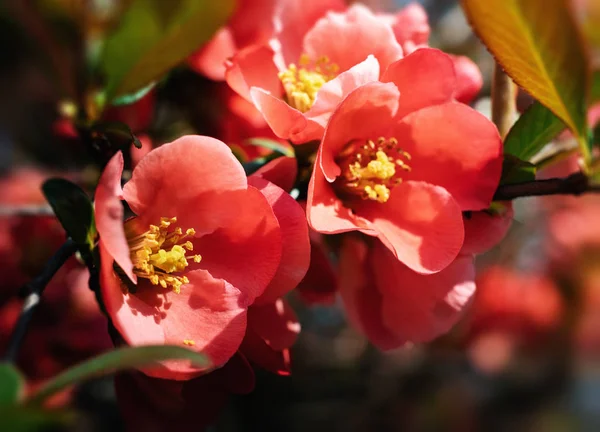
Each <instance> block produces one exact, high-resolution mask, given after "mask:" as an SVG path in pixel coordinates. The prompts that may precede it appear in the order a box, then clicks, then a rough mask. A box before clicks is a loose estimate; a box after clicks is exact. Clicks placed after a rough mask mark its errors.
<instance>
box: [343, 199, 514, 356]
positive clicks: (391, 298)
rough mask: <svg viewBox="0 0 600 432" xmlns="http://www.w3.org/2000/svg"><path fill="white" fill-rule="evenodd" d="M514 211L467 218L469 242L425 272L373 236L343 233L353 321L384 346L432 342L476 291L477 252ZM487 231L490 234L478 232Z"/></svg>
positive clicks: (499, 234)
mask: <svg viewBox="0 0 600 432" xmlns="http://www.w3.org/2000/svg"><path fill="white" fill-rule="evenodd" d="M511 218H512V211H511V210H510V209H509V210H508V211H507V212H506V213H505V214H504V215H502V216H501V217H491V216H489V215H487V214H484V213H481V214H480V213H475V214H473V215H472V216H471V217H470V219H466V220H465V232H466V239H465V246H464V247H463V250H462V251H461V253H460V254H459V255H458V257H457V258H456V259H454V260H453V261H452V263H451V264H450V265H448V266H447V267H446V268H444V269H443V270H441V271H440V272H438V273H435V274H430V275H422V274H419V273H416V272H414V271H412V270H411V269H410V268H408V267H407V266H406V265H404V264H402V263H401V262H399V261H398V260H397V259H396V258H395V256H394V255H393V254H392V252H390V251H389V250H388V249H387V248H385V247H384V246H383V245H382V244H381V243H380V242H377V241H372V240H371V239H370V238H369V237H366V236H362V237H358V236H356V235H348V236H346V237H344V239H343V242H342V249H341V253H340V260H339V270H340V271H339V274H340V279H339V285H340V294H341V297H342V300H343V302H344V307H345V310H346V312H347V315H348V319H349V321H350V322H351V323H352V324H353V325H354V326H355V327H356V328H358V329H359V330H360V331H361V332H362V333H363V334H365V336H366V337H367V338H368V339H369V340H370V341H371V342H372V343H373V344H375V345H377V346H378V347H379V348H380V349H384V350H387V349H392V348H396V347H399V346H402V345H403V344H405V343H407V342H428V341H430V340H432V339H434V338H436V337H437V336H440V335H442V334H444V333H446V332H448V331H449V330H450V329H451V328H452V326H453V325H454V324H456V322H457V321H458V319H459V318H460V316H461V314H462V311H463V310H464V308H465V306H466V305H468V304H469V302H470V299H471V297H472V295H473V294H474V292H475V267H474V265H473V264H474V262H473V254H475V253H480V252H483V251H484V250H486V249H488V248H490V247H492V246H493V245H494V244H496V243H497V242H499V241H500V240H501V239H502V238H503V237H504V235H505V234H506V231H507V230H508V228H509V226H510V221H511ZM481 232H486V233H487V234H488V235H489V237H485V238H483V237H482V236H480V235H479V234H480V233H481Z"/></svg>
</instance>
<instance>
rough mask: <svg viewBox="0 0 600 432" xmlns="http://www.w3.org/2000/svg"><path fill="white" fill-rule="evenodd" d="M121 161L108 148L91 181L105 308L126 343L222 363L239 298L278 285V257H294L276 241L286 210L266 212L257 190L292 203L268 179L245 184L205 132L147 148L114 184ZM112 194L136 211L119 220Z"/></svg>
mask: <svg viewBox="0 0 600 432" xmlns="http://www.w3.org/2000/svg"><path fill="white" fill-rule="evenodd" d="M122 165H123V160H122V156H121V155H120V154H117V155H116V156H115V157H114V158H113V159H112V160H111V161H110V163H109V164H108V165H107V167H106V169H105V171H104V173H103V175H102V177H101V179H100V183H99V185H98V189H97V191H96V221H97V227H98V232H99V234H100V238H101V240H100V253H101V258H102V270H101V287H102V297H103V300H104V302H105V305H106V309H107V312H108V313H109V315H110V317H111V318H112V320H113V323H114V325H115V327H116V328H117V330H119V332H120V333H121V335H122V336H123V338H124V339H125V341H126V342H127V343H129V344H131V345H144V344H163V343H166V344H181V345H187V346H190V347H192V348H194V349H196V350H198V351H201V352H203V353H205V354H207V355H208V356H209V357H210V358H211V360H212V361H213V363H214V364H216V365H222V364H224V363H225V362H226V361H227V360H228V359H229V358H230V357H231V356H232V355H233V354H234V353H235V352H236V350H237V349H238V348H239V346H240V344H241V342H242V339H243V337H244V334H245V331H246V321H247V314H248V312H247V310H248V307H249V306H250V305H252V304H253V303H254V302H255V300H257V299H259V298H266V296H271V295H272V293H273V292H274V293H278V292H280V291H279V290H281V291H283V289H282V288H281V286H280V285H279V283H278V282H273V283H274V286H271V285H270V284H271V283H272V280H273V279H274V278H275V280H280V281H281V284H282V285H283V284H284V283H287V282H288V281H289V276H288V274H287V271H288V269H289V267H285V266H286V265H287V264H288V262H290V261H294V260H296V259H297V258H296V257H295V256H294V254H293V253H291V254H287V250H286V249H285V244H284V243H282V238H283V236H282V234H284V231H285V230H286V226H287V224H288V222H287V221H283V218H284V217H287V214H285V215H279V214H278V212H277V210H275V213H274V209H275V207H276V206H275V205H273V209H272V207H271V205H270V204H269V198H265V195H266V196H268V197H269V193H270V194H272V195H270V196H272V197H273V198H274V199H275V201H276V203H277V206H279V205H281V206H282V207H285V209H286V210H290V208H293V206H291V205H290V203H289V202H287V201H286V200H285V198H283V197H281V196H278V195H277V193H278V192H277V191H276V190H273V189H272V188H271V185H270V183H267V182H265V183H264V184H263V185H261V186H259V187H261V189H269V191H267V190H264V191H262V193H261V191H259V190H258V189H257V188H256V187H253V186H251V185H249V184H248V181H247V179H246V176H245V174H244V171H243V169H242V167H241V165H240V164H239V163H238V162H237V161H236V160H235V158H234V157H233V155H232V153H231V151H230V150H229V148H227V146H225V144H223V143H222V142H220V141H217V140H215V139H212V138H208V137H198V136H187V137H182V138H180V139H178V140H176V141H175V142H173V143H171V144H167V145H164V146H162V147H160V148H158V149H156V150H153V151H151V152H150V153H149V154H148V155H147V156H146V157H145V158H144V159H143V160H142V161H141V162H140V163H139V164H138V166H137V167H136V168H135V170H134V171H133V175H132V178H131V180H130V181H129V182H128V183H127V184H126V185H125V187H124V188H123V189H121V186H120V178H121V171H122ZM121 199H124V200H125V201H126V202H127V204H128V205H129V206H130V208H131V210H132V211H133V212H134V213H135V215H136V216H135V217H133V218H130V219H128V220H127V221H126V222H125V223H123V221H122V219H123V209H122V206H121V202H120V200H121ZM290 211H291V210H290ZM290 218H291V219H293V217H292V216H290ZM278 219H281V220H282V222H281V223H280V222H278ZM289 223H290V224H291V225H293V224H295V223H296V220H295V219H294V222H289ZM282 245H283V250H282ZM282 256H283V257H284V261H282ZM113 263H114V264H113ZM115 264H116V266H115ZM119 267H120V269H121V270H115V268H116V269H118V268H119ZM292 267H293V266H292ZM282 269H283V270H282ZM286 278H287V279H286ZM267 287H268V291H266V289H267ZM285 289H290V288H289V287H286V288H285ZM263 295H264V296H265V297H262V296H263ZM269 298H270V297H269ZM145 372H146V373H148V374H149V375H151V376H155V377H161V378H171V379H189V378H192V377H195V376H198V375H200V374H201V373H202V372H203V371H201V370H197V369H194V368H191V367H190V366H189V364H187V363H184V362H176V361H171V362H164V363H163V364H162V368H156V369H153V370H149V371H145Z"/></svg>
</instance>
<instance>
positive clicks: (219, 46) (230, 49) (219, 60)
mask: <svg viewBox="0 0 600 432" xmlns="http://www.w3.org/2000/svg"><path fill="white" fill-rule="evenodd" d="M236 51H237V45H236V43H235V39H234V34H233V32H232V30H231V28H229V27H222V28H220V29H219V30H218V31H217V32H216V33H215V35H214V36H213V38H212V39H211V40H210V41H209V42H208V43H207V44H206V45H204V47H203V48H202V49H200V50H199V51H197V52H195V53H193V54H192V55H191V56H190V57H189V58H188V61H187V62H188V64H189V66H190V68H192V69H193V70H194V71H196V72H198V73H200V74H202V75H204V76H206V77H207V78H209V79H211V80H213V81H224V80H225V62H226V60H227V59H229V58H230V57H232V56H233V55H234V54H235V53H236Z"/></svg>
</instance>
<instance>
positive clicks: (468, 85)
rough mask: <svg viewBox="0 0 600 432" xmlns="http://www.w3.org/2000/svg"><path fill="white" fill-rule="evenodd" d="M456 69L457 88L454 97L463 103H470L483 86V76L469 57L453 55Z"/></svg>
mask: <svg viewBox="0 0 600 432" xmlns="http://www.w3.org/2000/svg"><path fill="white" fill-rule="evenodd" d="M451 57H452V61H453V62H454V69H455V71H456V81H457V88H456V92H455V93H454V98H455V99H456V100H457V101H459V102H462V103H466V104H468V103H470V102H471V101H472V100H473V99H475V96H477V94H478V93H479V91H480V90H481V87H483V76H482V75H481V71H480V70H479V67H477V65H476V64H475V63H474V62H473V60H471V59H470V58H468V57H465V56H451Z"/></svg>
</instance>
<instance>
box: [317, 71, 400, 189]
mask: <svg viewBox="0 0 600 432" xmlns="http://www.w3.org/2000/svg"><path fill="white" fill-rule="evenodd" d="M398 96H399V92H398V88H397V87H396V86H395V85H394V84H392V83H387V84H383V83H380V82H373V83H368V84H365V85H363V86H361V87H359V88H357V89H356V90H354V91H352V92H351V93H350V94H348V96H347V97H346V98H345V99H344V100H343V102H342V103H340V105H339V106H338V107H337V109H336V110H335V111H334V112H333V114H332V116H331V119H330V121H329V124H328V126H327V129H326V130H325V135H324V136H323V141H322V143H321V148H320V150H319V155H318V156H317V165H316V166H317V168H316V169H315V171H318V166H321V168H322V170H323V173H324V175H325V178H327V180H329V181H333V180H335V178H336V177H337V176H339V175H340V173H341V169H340V167H339V166H338V164H337V163H336V162H335V158H336V157H337V156H338V154H339V152H340V151H341V150H342V149H343V148H344V146H346V145H347V144H348V143H350V142H351V141H353V140H367V139H374V138H375V139H376V138H377V137H379V136H381V135H382V134H384V133H385V132H386V131H387V130H388V129H389V127H390V123H391V122H392V119H393V117H394V115H395V113H396V110H397V109H398ZM313 176H314V175H313Z"/></svg>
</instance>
